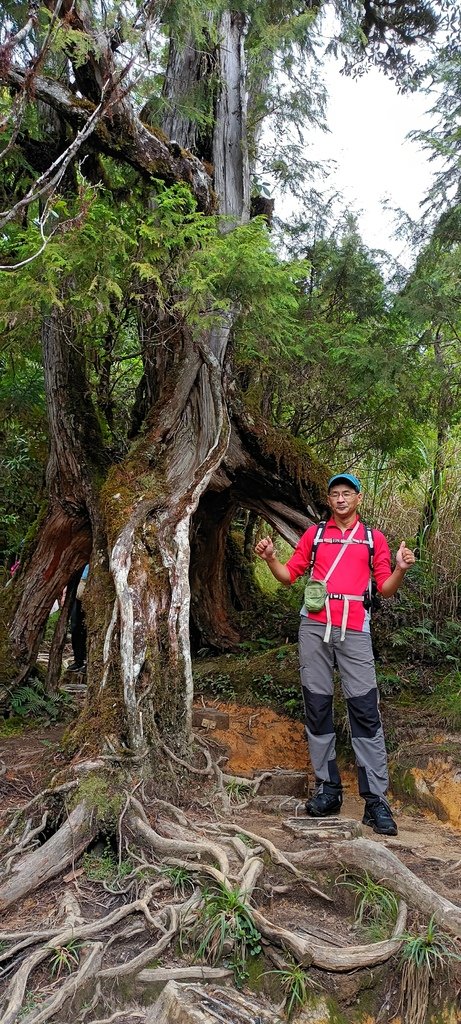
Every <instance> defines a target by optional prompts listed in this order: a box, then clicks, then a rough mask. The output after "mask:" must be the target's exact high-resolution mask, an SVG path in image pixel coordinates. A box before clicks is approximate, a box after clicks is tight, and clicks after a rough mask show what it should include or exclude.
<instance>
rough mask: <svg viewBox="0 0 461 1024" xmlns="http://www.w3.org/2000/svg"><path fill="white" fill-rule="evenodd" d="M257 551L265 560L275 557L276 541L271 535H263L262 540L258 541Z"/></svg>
mask: <svg viewBox="0 0 461 1024" xmlns="http://www.w3.org/2000/svg"><path fill="white" fill-rule="evenodd" d="M255 552H256V554H257V555H259V557H260V558H263V559H264V561H265V562H268V561H270V560H271V559H272V558H274V557H275V547H274V542H273V541H272V540H271V538H270V537H263V539H262V540H260V541H258V543H257V545H256V547H255Z"/></svg>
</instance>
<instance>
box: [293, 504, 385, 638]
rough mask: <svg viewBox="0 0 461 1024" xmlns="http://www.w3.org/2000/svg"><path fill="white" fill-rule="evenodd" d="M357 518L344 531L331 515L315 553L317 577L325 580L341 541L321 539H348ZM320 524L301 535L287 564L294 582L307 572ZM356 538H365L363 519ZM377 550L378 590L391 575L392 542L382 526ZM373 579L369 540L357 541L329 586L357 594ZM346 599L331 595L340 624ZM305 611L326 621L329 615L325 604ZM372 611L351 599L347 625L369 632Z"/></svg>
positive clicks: (376, 534)
mask: <svg viewBox="0 0 461 1024" xmlns="http://www.w3.org/2000/svg"><path fill="white" fill-rule="evenodd" d="M357 518H358V517H356V519H355V521H354V522H353V523H352V525H351V526H350V527H348V528H347V530H345V532H344V533H343V531H342V530H341V529H340V528H339V526H336V523H335V521H334V519H329V520H328V522H327V525H326V527H325V531H324V534H323V537H322V540H321V541H320V543H319V545H318V548H317V553H316V556H315V563H314V569H313V572H312V575H313V578H314V579H315V580H323V579H324V578H325V576H326V574H327V572H328V570H329V568H330V566H331V565H332V564H333V562H334V560H335V558H336V556H337V554H338V552H339V550H340V547H339V545H338V544H328V543H326V544H325V543H322V541H324V540H325V539H326V538H334V539H341V538H344V539H345V540H346V539H347V538H348V537H349V536H350V534H351V531H352V530H353V529H354V526H355V524H356V522H357ZM317 529H318V527H317V526H315V525H314V526H310V527H309V529H308V530H306V532H305V533H304V534H303V536H302V537H301V539H300V541H299V543H298V545H297V547H296V548H295V550H294V552H293V554H292V556H291V558H289V559H288V562H287V563H286V567H287V569H288V572H289V573H290V577H291V582H292V583H294V581H295V580H296V579H298V576H302V575H303V573H305V572H306V570H307V568H308V566H309V562H310V557H311V551H312V545H313V542H314V537H315V534H316V532H317ZM354 540H366V531H365V527H364V526H363V523H361V524H360V526H359V528H358V530H357V533H356V534H355V536H354ZM373 542H374V554H373V576H374V579H375V580H376V583H377V586H378V590H381V589H382V586H383V583H385V581H386V580H387V579H389V576H391V575H392V569H391V553H390V551H389V545H388V543H387V540H386V538H385V536H384V534H383V533H381V531H380V530H373ZM369 580H370V562H369V547H368V545H367V544H354V543H352V544H351V545H350V547H348V548H347V549H346V551H345V552H344V554H343V555H342V557H341V559H340V561H339V562H338V565H337V566H336V568H335V569H334V571H333V573H332V574H331V576H330V578H329V580H328V581H327V589H328V591H329V592H330V593H334V594H356V595H357V596H359V595H361V594H363V593H364V591H365V590H366V589H367V587H368V584H369ZM343 605H344V602H343V601H341V600H337V599H336V598H331V599H330V612H331V621H332V623H333V625H334V626H341V621H342V616H343ZM302 614H304V615H306V614H307V616H308V618H309V619H314V620H315V621H316V622H326V621H327V615H326V611H325V609H324V608H323V609H322V611H321V612H308V613H307V612H306V609H305V608H303V610H302ZM369 618H370V617H369V614H368V612H367V611H366V610H365V608H364V606H363V604H362V603H361V602H360V601H351V603H350V606H349V615H348V621H347V628H348V629H355V630H359V631H360V632H364V631H366V632H368V630H369Z"/></svg>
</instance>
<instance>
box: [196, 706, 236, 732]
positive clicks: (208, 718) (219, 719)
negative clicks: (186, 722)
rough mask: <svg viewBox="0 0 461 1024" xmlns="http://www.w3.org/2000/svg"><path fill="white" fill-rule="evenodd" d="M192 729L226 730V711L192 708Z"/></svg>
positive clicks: (227, 721) (227, 717)
mask: <svg viewBox="0 0 461 1024" xmlns="http://www.w3.org/2000/svg"><path fill="white" fill-rule="evenodd" d="M192 728H193V729H205V730H210V729H228V728H229V715H228V714H227V711H218V709H217V708H206V707H205V708H200V707H194V708H192Z"/></svg>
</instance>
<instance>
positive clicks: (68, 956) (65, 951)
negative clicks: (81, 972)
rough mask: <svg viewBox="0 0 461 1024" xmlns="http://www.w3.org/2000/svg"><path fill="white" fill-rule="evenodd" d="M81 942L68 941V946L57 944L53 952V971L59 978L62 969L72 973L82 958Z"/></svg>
mask: <svg viewBox="0 0 461 1024" xmlns="http://www.w3.org/2000/svg"><path fill="white" fill-rule="evenodd" d="M80 949H81V943H80V942H72V941H71V942H68V943H67V945H66V946H56V947H55V948H54V949H52V951H51V953H52V956H51V973H52V974H56V976H57V977H58V978H59V976H60V974H61V973H62V971H67V972H68V974H71V972H72V969H73V968H74V967H77V966H78V963H79V960H80Z"/></svg>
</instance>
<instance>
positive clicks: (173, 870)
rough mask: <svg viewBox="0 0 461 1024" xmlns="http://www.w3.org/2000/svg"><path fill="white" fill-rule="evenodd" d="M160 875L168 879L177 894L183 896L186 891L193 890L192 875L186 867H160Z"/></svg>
mask: <svg viewBox="0 0 461 1024" xmlns="http://www.w3.org/2000/svg"><path fill="white" fill-rule="evenodd" d="M162 875H165V877H166V878H168V879H169V881H170V882H171V884H172V886H173V889H174V891H175V893H176V894H177V895H179V896H182V897H183V898H184V897H185V896H186V895H187V893H191V892H193V891H194V886H195V882H194V876H193V874H192V873H191V872H190V871H188V870H187V868H181V867H174V866H172V867H166V868H162Z"/></svg>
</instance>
